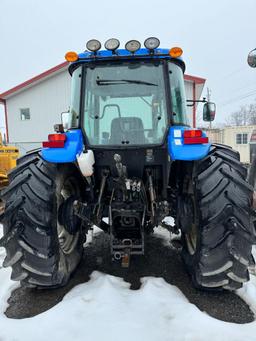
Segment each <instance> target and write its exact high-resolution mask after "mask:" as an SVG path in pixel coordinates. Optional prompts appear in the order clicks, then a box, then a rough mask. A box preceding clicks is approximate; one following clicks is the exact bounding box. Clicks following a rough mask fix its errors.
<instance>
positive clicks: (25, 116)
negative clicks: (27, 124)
mask: <svg viewBox="0 0 256 341" xmlns="http://www.w3.org/2000/svg"><path fill="white" fill-rule="evenodd" d="M20 119H21V121H26V120H30V110H29V108H23V109H20Z"/></svg>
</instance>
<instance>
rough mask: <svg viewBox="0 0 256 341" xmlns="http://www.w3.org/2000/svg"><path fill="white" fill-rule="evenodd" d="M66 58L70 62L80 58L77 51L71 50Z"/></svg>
mask: <svg viewBox="0 0 256 341" xmlns="http://www.w3.org/2000/svg"><path fill="white" fill-rule="evenodd" d="M65 59H66V61H68V62H75V61H76V60H78V54H77V53H76V52H73V51H69V52H67V53H66V54H65Z"/></svg>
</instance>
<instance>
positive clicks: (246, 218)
mask: <svg viewBox="0 0 256 341" xmlns="http://www.w3.org/2000/svg"><path fill="white" fill-rule="evenodd" d="M191 178H192V181H191V187H192V191H190V192H191V193H190V194H188V193H186V194H181V195H180V197H179V201H178V202H179V206H178V223H179V226H180V228H181V230H182V231H183V251H182V256H183V260H184V262H185V265H186V268H187V270H188V272H189V273H190V275H191V277H192V280H193V283H194V285H195V286H196V287H197V288H201V289H209V290H212V289H215V290H219V289H227V290H236V289H238V288H240V287H242V285H243V283H244V282H246V281H248V280H249V273H248V267H249V266H250V265H252V263H253V258H252V255H251V250H252V245H253V244H254V243H255V241H256V240H255V229H254V225H253V222H252V220H253V219H252V215H253V211H252V208H251V205H252V194H253V189H252V188H251V186H250V185H249V184H248V183H247V182H246V180H245V179H246V169H245V168H244V167H243V165H242V164H241V163H240V161H239V154H238V153H237V152H235V151H234V150H232V149H231V148H228V147H226V146H222V145H213V146H212V148H211V151H210V153H209V155H208V156H207V157H205V158H204V159H203V160H200V161H198V162H195V163H194V167H193V170H192V175H191Z"/></svg>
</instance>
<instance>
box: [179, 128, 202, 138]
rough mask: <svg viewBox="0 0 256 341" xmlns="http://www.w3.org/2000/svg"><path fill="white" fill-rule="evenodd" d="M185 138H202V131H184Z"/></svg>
mask: <svg viewBox="0 0 256 341" xmlns="http://www.w3.org/2000/svg"><path fill="white" fill-rule="evenodd" d="M183 136H184V138H190V137H201V136H202V130H199V129H193V130H184V134H183Z"/></svg>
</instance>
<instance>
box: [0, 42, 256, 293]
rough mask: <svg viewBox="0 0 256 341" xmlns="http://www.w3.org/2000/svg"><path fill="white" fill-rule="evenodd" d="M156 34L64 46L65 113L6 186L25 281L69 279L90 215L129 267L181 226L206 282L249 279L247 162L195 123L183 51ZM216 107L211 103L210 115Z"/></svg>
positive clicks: (196, 279)
mask: <svg viewBox="0 0 256 341" xmlns="http://www.w3.org/2000/svg"><path fill="white" fill-rule="evenodd" d="M159 44H160V43H159V40H158V39H157V38H153V37H151V38H148V39H146V40H145V42H144V45H145V48H141V44H140V42H138V41H136V40H131V41H129V42H127V43H126V45H125V49H119V41H118V40H117V39H109V40H108V41H107V42H106V43H105V50H101V44H100V42H99V41H98V40H95V39H93V40H90V41H88V43H87V50H86V51H85V52H83V53H80V54H76V53H75V52H68V53H67V54H66V59H67V60H68V61H69V62H70V65H69V72H70V75H71V76H72V90H71V107H70V111H69V113H68V117H67V120H66V123H65V124H64V123H63V124H57V125H56V126H55V133H54V134H50V135H49V138H48V141H47V142H44V143H43V148H42V149H40V150H36V151H32V152H30V153H28V154H26V155H25V156H23V157H21V158H20V159H19V160H18V163H17V167H16V168H15V169H14V170H12V171H11V172H10V174H9V181H10V184H9V186H8V187H7V188H6V189H5V190H4V191H3V192H2V198H3V200H4V202H5V213H4V215H3V216H2V222H3V226H4V236H3V238H2V239H1V242H0V244H1V246H4V247H5V248H6V254H7V255H6V258H5V261H4V264H3V265H4V266H5V267H8V266H10V267H12V274H11V278H12V279H13V280H15V281H20V282H21V285H23V286H25V287H37V288H45V287H57V286H62V285H65V284H66V283H67V282H68V280H69V278H70V275H71V274H72V272H73V271H74V270H75V269H76V267H77V265H78V263H79V261H80V260H81V257H82V254H83V244H84V242H85V240H86V234H87V232H88V230H89V229H90V228H91V227H92V226H93V225H96V226H98V227H99V228H101V229H102V230H103V231H104V232H106V233H108V234H109V236H110V237H109V241H110V242H109V243H110V252H111V254H112V256H113V258H114V259H115V260H119V261H120V263H122V265H123V266H128V264H129V260H130V256H132V255H143V254H144V250H145V247H147V245H145V235H146V234H150V233H152V232H153V231H154V228H155V227H156V226H159V225H162V226H164V227H166V228H167V229H168V230H170V231H172V232H176V233H177V232H178V233H181V242H182V257H183V260H184V263H185V265H186V268H187V270H188V272H189V273H190V275H191V278H192V281H193V283H194V285H195V286H196V287H197V288H201V289H210V290H212V289H216V290H220V289H227V290H235V289H237V288H240V287H241V286H242V285H243V283H244V282H246V281H248V279H249V275H248V268H249V266H250V265H252V264H253V258H252V255H251V249H252V245H253V244H254V243H255V229H254V226H253V221H252V220H253V219H252V216H253V211H252V208H251V205H252V194H253V191H252V187H251V186H250V185H249V184H248V183H247V182H246V180H245V179H246V169H245V168H244V167H243V165H242V164H241V163H240V161H239V153H238V152H236V151H234V150H232V149H231V148H230V147H228V146H225V145H217V144H210V143H209V141H208V138H207V136H206V134H205V133H204V132H203V131H201V130H200V129H194V128H191V127H190V125H189V121H188V117H187V114H186V106H187V101H186V97H185V91H184V76H183V74H184V70H185V64H184V62H183V60H182V58H181V55H182V50H181V49H180V48H177V47H174V48H172V49H170V50H169V49H161V48H159ZM214 114H215V105H214V104H213V103H209V102H206V103H205V104H204V109H203V116H204V120H205V121H211V120H213V118H214ZM166 216H172V217H174V219H175V225H174V226H170V225H168V224H167V223H166V222H164V218H165V217H166Z"/></svg>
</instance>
